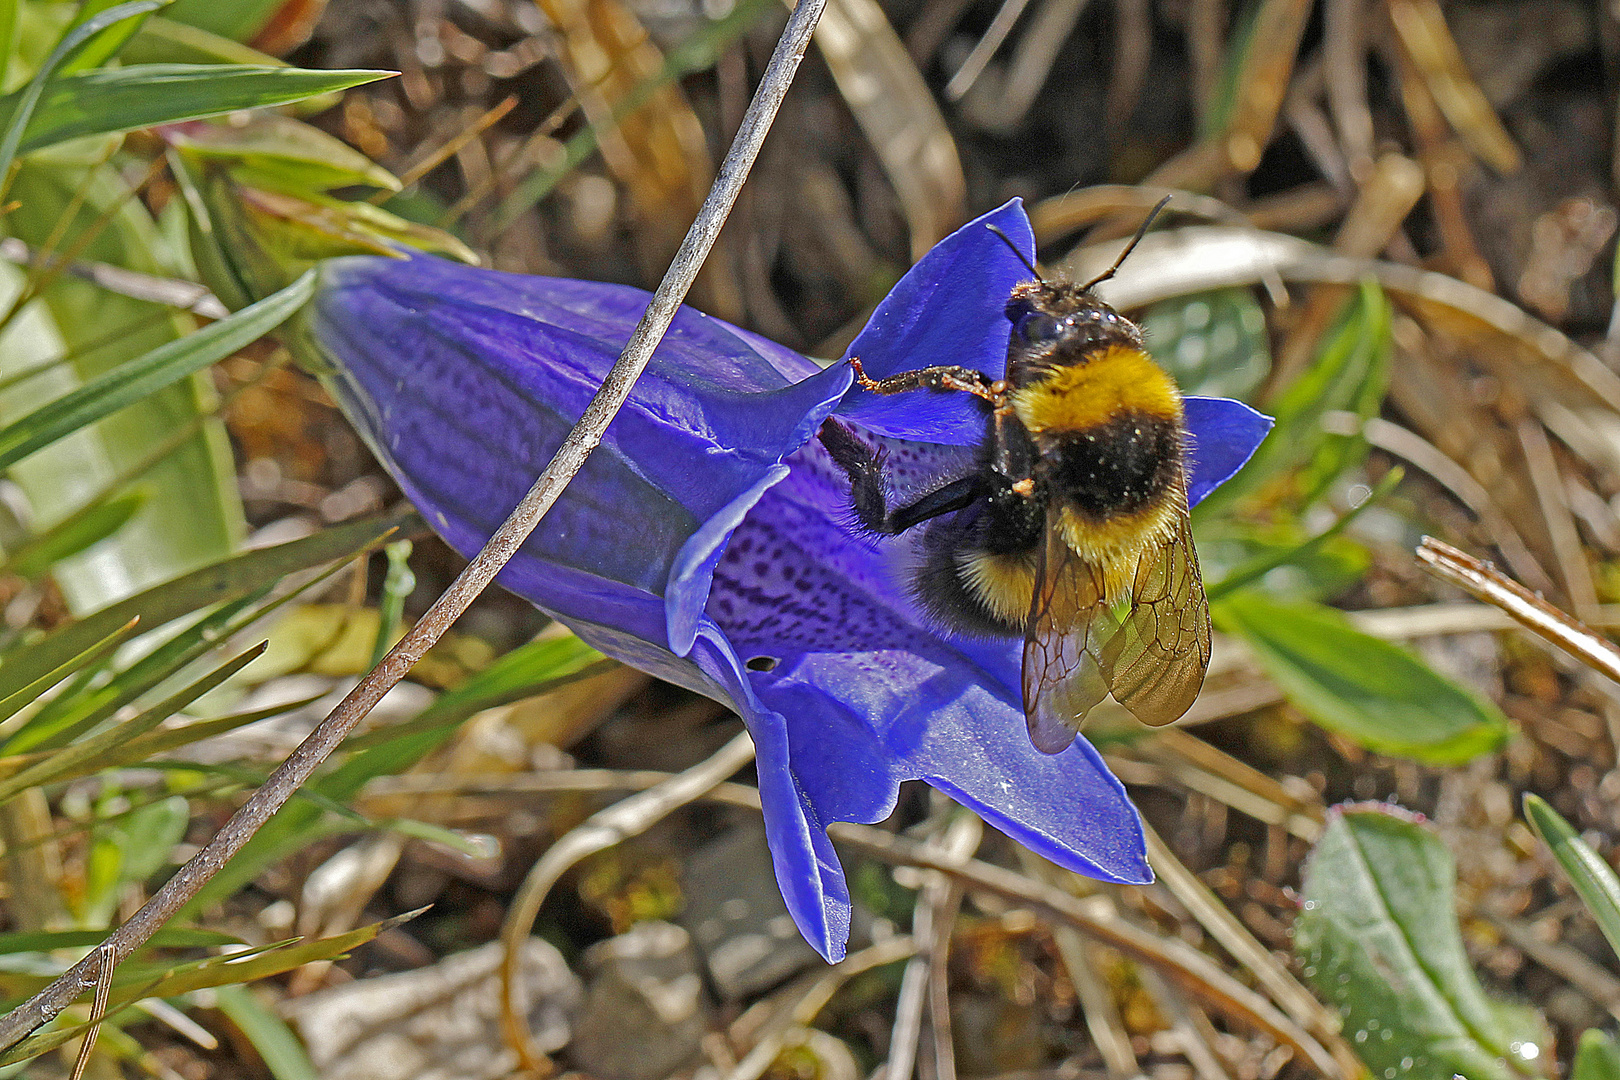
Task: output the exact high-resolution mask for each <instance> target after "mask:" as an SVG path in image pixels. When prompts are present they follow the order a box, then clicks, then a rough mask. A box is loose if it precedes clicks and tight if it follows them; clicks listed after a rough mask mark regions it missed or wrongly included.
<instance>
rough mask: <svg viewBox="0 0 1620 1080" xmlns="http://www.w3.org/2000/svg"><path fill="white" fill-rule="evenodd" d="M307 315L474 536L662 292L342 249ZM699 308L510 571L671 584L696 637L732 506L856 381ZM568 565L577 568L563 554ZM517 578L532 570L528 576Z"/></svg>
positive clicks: (387, 442) (377, 428)
mask: <svg viewBox="0 0 1620 1080" xmlns="http://www.w3.org/2000/svg"><path fill="white" fill-rule="evenodd" d="M323 275H324V278H323V287H322V289H321V291H320V292H319V293H318V294H317V297H316V300H315V302H314V303H313V305H312V307H311V310H310V312H309V315H308V319H309V324H310V328H311V330H312V331H313V334H312V337H313V340H314V341H316V342H318V343H319V345H320V346H321V348H322V350H323V352H324V354H325V355H324V360H325V361H326V363H327V365H328V366H329V367H330V368H331V371H330V373H329V375H328V383H329V385H330V386H331V387H332V390H333V393H334V396H336V397H337V398H338V400H339V401H340V403H341V404H342V405H343V407H344V409H345V411H346V412H347V413H348V414H349V415H350V417H351V418H353V419H354V421H355V424H356V427H357V428H358V429H359V430H360V432H361V434H362V435H363V436H365V438H366V440H367V442H368V443H369V444H370V445H371V447H372V449H373V451H374V452H375V453H376V454H377V456H378V458H379V460H381V461H382V462H383V463H384V464H385V465H386V466H387V467H388V469H389V471H390V472H391V473H393V475H394V476H395V477H396V479H398V480H399V482H400V484H401V486H402V487H403V488H404V489H405V491H406V493H407V494H408V495H409V496H410V498H411V499H412V501H413V502H415V503H416V505H417V506H418V507H419V508H420V509H421V510H422V511H423V513H424V514H425V515H426V516H427V517H428V519H429V521H430V522H431V523H432V524H433V526H434V527H435V528H436V529H437V530H439V531H440V532H441V533H442V534H443V535H444V536H445V537H446V539H448V540H450V541H451V543H452V544H453V545H455V546H456V547H457V548H458V550H461V551H462V553H463V554H471V553H472V552H474V551H476V550H477V549H478V548H479V547H481V546H482V544H483V541H484V540H485V539H487V538H488V537H489V536H490V534H492V533H493V532H494V530H495V528H496V527H497V526H498V525H499V524H500V522H501V521H502V520H504V519H505V517H506V515H507V513H509V512H510V511H511V509H512V507H513V506H515V505H517V502H518V500H519V499H520V498H522V496H523V494H524V493H525V492H526V491H527V490H528V487H529V485H530V484H531V483H532V482H533V479H534V477H536V476H537V475H539V472H540V470H541V469H542V468H544V467H545V465H546V464H547V463H548V462H549V461H550V459H551V456H552V455H553V453H555V451H556V449H557V447H558V446H560V445H561V442H562V439H563V438H564V436H565V435H566V434H567V432H568V430H569V428H571V427H572V425H573V423H574V422H575V420H577V419H578V417H579V416H580V415H581V413H583V411H584V408H585V406H586V404H587V403H588V402H589V400H590V398H591V397H592V395H593V394H594V393H595V391H596V389H597V387H598V386H599V385H600V383H601V381H602V378H603V376H604V375H605V374H606V373H607V371H608V369H609V367H611V365H612V363H613V361H614V360H615V359H617V357H618V353H619V351H620V349H621V348H622V346H623V344H624V342H625V341H626V340H627V339H628V338H629V336H630V333H631V331H632V330H633V329H634V327H635V324H636V322H637V320H638V319H639V318H640V316H641V312H642V309H643V308H645V306H646V302H647V299H648V294H646V293H645V292H643V291H641V290H639V289H631V288H627V287H624V286H616V285H604V284H598V283H594V282H580V281H566V280H556V279H547V278H527V277H520V276H517V275H511V274H500V273H495V272H492V271H485V270H476V269H472V268H469V267H465V266H460V265H457V264H453V263H449V262H445V261H443V260H438V259H432V258H424V257H418V258H412V259H409V260H395V259H382V258H353V259H342V260H334V261H332V262H329V263H327V264H326V265H325V267H324V268H323ZM849 379H850V373H849V372H848V371H847V370H843V369H838V368H829V369H827V370H825V371H823V370H822V369H820V368H818V367H816V366H815V365H814V364H812V363H811V362H810V361H808V360H806V359H804V358H803V357H801V356H798V355H797V354H795V353H793V352H792V351H791V350H788V349H784V348H782V347H781V346H778V345H774V344H772V343H770V342H767V341H765V340H764V339H763V338H758V337H756V336H755V335H752V334H747V333H744V332H743V331H740V330H737V329H736V328H734V327H730V326H728V325H727V324H725V323H723V322H721V321H719V320H717V319H710V318H708V317H706V316H704V315H701V314H700V313H698V312H696V311H693V310H691V309H690V308H683V309H681V311H680V312H679V313H678V314H677V316H676V318H675V322H674V324H673V325H672V327H671V330H670V333H669V335H668V336H666V338H665V339H664V341H663V343H662V344H661V345H660V346H659V348H658V350H657V351H656V352H655V353H654V356H653V360H652V362H651V364H649V366H648V369H647V371H646V373H645V374H644V375H643V376H642V378H641V379H640V380H639V381H638V382H637V384H636V388H635V392H634V394H633V395H632V397H631V399H630V401H629V402H628V403H627V405H626V407H625V408H624V409H623V410H621V412H620V413H619V415H618V416H617V417H616V418H615V419H614V422H613V424H612V426H611V427H610V428H609V429H608V432H607V435H606V437H605V438H604V439H603V442H602V445H601V447H600V448H599V449H598V450H597V451H596V452H595V453H594V454H592V455H591V457H590V459H589V460H588V461H587V462H586V464H585V468H584V470H583V471H582V472H581V474H580V475H579V476H578V477H577V478H576V479H575V482H574V483H573V484H571V485H570V486H569V488H568V489H567V491H566V492H565V493H564V494H563V496H562V498H561V499H560V500H559V501H558V503H557V505H556V507H555V508H554V509H553V510H552V511H551V513H550V514H548V515H547V517H546V519H545V520H544V521H543V522H542V523H541V526H540V528H539V529H538V530H536V533H535V535H534V536H533V537H531V539H530V540H529V542H528V543H527V544H525V545H524V547H523V549H522V550H521V551H520V552H519V554H518V556H517V557H516V558H515V559H514V560H513V562H512V564H511V566H510V567H509V568H508V570H507V571H506V573H505V574H504V575H503V578H502V582H503V583H515V582H518V581H523V582H524V583H525V584H524V585H523V587H522V588H520V589H519V591H520V592H521V593H522V595H524V596H526V597H527V598H528V599H530V600H533V601H534V602H536V603H538V604H540V605H541V606H542V607H545V608H546V609H547V610H550V611H553V612H557V613H563V614H570V615H571V614H575V613H578V614H583V615H586V616H589V615H590V613H591V612H592V610H593V609H594V607H595V606H596V605H597V604H598V603H600V602H601V599H602V597H603V596H604V595H608V594H611V595H614V596H622V597H623V598H624V599H625V600H626V602H630V601H631V600H636V601H637V602H640V601H647V600H652V599H656V598H659V597H665V596H667V597H668V599H669V604H668V609H667V619H668V624H669V629H668V630H667V631H665V630H661V631H659V632H658V633H657V634H656V635H654V637H653V638H652V639H651V640H655V641H657V642H658V643H659V644H668V642H669V633H671V632H673V634H674V635H675V638H676V640H677V642H678V647H677V649H676V651H677V652H683V651H684V650H685V647H686V646H687V645H688V644H689V643H690V637H691V633H692V629H691V627H692V623H693V621H694V620H695V618H696V615H697V613H698V612H700V611H701V610H702V606H703V602H704V597H705V596H706V594H707V580H706V575H707V572H708V571H709V570H710V569H712V566H713V556H714V553H715V552H716V551H717V549H718V547H719V546H720V545H722V544H723V543H724V539H725V536H726V534H727V533H728V532H729V524H730V523H734V522H735V521H737V520H740V518H741V516H742V514H743V513H745V512H746V510H747V508H748V506H750V505H752V501H753V500H754V499H756V498H757V497H758V494H759V492H760V491H762V490H763V489H764V488H765V487H767V486H769V484H770V483H773V482H775V481H776V480H778V479H780V478H781V476H782V475H783V469H782V466H781V460H782V458H783V457H784V456H785V455H787V454H789V453H792V452H793V451H794V450H795V449H797V448H798V447H799V446H800V445H802V444H803V443H804V441H805V440H806V439H808V438H809V437H810V436H811V435H812V434H813V432H814V431H815V428H816V426H817V425H818V424H819V423H820V421H821V418H822V417H823V416H824V415H826V413H827V412H828V411H830V410H831V408H832V407H833V405H834V404H835V403H836V402H837V401H838V400H839V398H840V396H841V395H842V393H843V391H844V389H845V387H847V386H848V384H849ZM561 569H568V570H573V571H577V572H578V573H577V574H573V575H570V574H563V573H558V572H557V571H559V570H561ZM513 587H515V588H516V586H515V585H514V586H513Z"/></svg>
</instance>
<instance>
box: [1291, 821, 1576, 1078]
mask: <svg viewBox="0 0 1620 1080" xmlns="http://www.w3.org/2000/svg"><path fill="white" fill-rule="evenodd" d="M1455 880H1456V864H1455V862H1454V861H1453V859H1452V857H1451V853H1450V852H1449V851H1447V850H1446V847H1445V845H1444V844H1442V843H1441V842H1440V840H1439V839H1438V838H1437V837H1436V836H1434V835H1433V834H1432V833H1431V832H1429V831H1428V830H1426V829H1425V828H1423V827H1422V826H1421V825H1419V824H1417V823H1416V822H1414V821H1412V820H1410V819H1408V818H1406V817H1404V816H1401V815H1398V814H1397V813H1395V812H1393V811H1391V810H1389V809H1387V808H1379V809H1351V810H1347V811H1344V812H1336V813H1334V814H1333V815H1331V816H1330V818H1329V820H1328V826H1327V829H1326V831H1324V832H1323V834H1322V839H1321V840H1320V841H1318V842H1317V845H1316V848H1315V850H1313V851H1312V852H1311V855H1310V858H1309V859H1308V860H1307V862H1306V864H1305V873H1304V880H1303V884H1302V888H1301V904H1300V912H1299V916H1298V917H1297V918H1296V920H1295V922H1294V952H1295V955H1297V956H1298V957H1299V961H1300V964H1301V965H1302V968H1303V972H1304V975H1305V978H1306V980H1307V981H1309V982H1310V984H1311V985H1312V986H1313V987H1314V988H1315V989H1316V992H1317V993H1318V994H1320V995H1322V997H1323V1000H1325V1001H1326V1002H1328V1003H1329V1004H1330V1005H1333V1006H1335V1007H1337V1008H1338V1009H1339V1011H1340V1015H1342V1016H1343V1017H1344V1028H1345V1032H1346V1034H1347V1036H1348V1037H1349V1039H1350V1041H1351V1043H1352V1045H1353V1046H1354V1048H1355V1052H1356V1053H1357V1055H1359V1056H1360V1057H1361V1059H1362V1061H1363V1062H1365V1063H1366V1065H1367V1067H1368V1069H1369V1070H1370V1071H1371V1074H1372V1075H1373V1076H1380V1075H1385V1074H1386V1070H1394V1071H1397V1072H1398V1073H1400V1074H1403V1075H1410V1076H1433V1077H1441V1076H1446V1077H1449V1076H1453V1075H1461V1076H1464V1077H1467V1078H1468V1080H1523V1078H1524V1077H1526V1076H1531V1075H1546V1071H1545V1070H1546V1069H1547V1068H1548V1067H1549V1065H1550V1064H1551V1062H1550V1061H1549V1060H1548V1059H1549V1057H1550V1055H1549V1054H1548V1053H1546V1050H1545V1049H1544V1048H1550V1041H1551V1040H1550V1038H1549V1034H1550V1033H1549V1032H1547V1030H1546V1027H1545V1024H1544V1022H1543V1021H1542V1020H1541V1018H1540V1016H1539V1014H1537V1013H1536V1011H1535V1010H1534V1009H1531V1008H1528V1007H1525V1006H1510V1005H1508V1004H1507V1003H1505V1002H1501V1001H1496V1000H1493V999H1491V998H1490V997H1488V996H1487V995H1486V994H1485V992H1484V990H1483V989H1482V988H1481V987H1480V984H1479V980H1478V978H1477V977H1476V976H1475V975H1474V972H1473V969H1472V968H1471V967H1470V965H1469V961H1468V953H1467V951H1466V950H1465V949H1464V948H1463V942H1462V933H1461V930H1460V928H1459V927H1458V925H1457V910H1456V906H1455V903H1456V898H1455V884H1454V883H1455Z"/></svg>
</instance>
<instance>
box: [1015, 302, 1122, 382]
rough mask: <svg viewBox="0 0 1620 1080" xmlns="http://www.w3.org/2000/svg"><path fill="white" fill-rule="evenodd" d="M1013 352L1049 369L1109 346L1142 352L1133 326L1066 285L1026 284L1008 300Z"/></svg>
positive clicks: (1078, 361) (1099, 303) (1117, 313)
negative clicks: (1038, 362) (1038, 361)
mask: <svg viewBox="0 0 1620 1080" xmlns="http://www.w3.org/2000/svg"><path fill="white" fill-rule="evenodd" d="M1007 320H1008V321H1009V322H1011V323H1012V348H1013V350H1014V351H1015V352H1018V351H1021V350H1027V353H1028V354H1029V355H1030V358H1031V359H1032V360H1033V359H1035V358H1036V357H1037V356H1038V357H1039V358H1040V360H1042V361H1044V362H1045V363H1048V364H1077V363H1084V362H1085V361H1086V359H1087V358H1088V357H1089V356H1090V355H1091V354H1093V353H1095V352H1096V351H1097V350H1099V349H1101V348H1105V347H1107V346H1109V345H1125V346H1129V347H1131V348H1136V349H1140V348H1142V331H1141V330H1139V329H1137V326H1136V324H1135V323H1133V322H1131V320H1129V319H1127V318H1126V317H1125V316H1123V315H1121V314H1120V313H1119V312H1117V311H1115V310H1114V309H1113V308H1111V307H1109V306H1108V305H1107V304H1105V303H1103V302H1102V301H1101V300H1099V299H1097V297H1096V296H1094V295H1093V294H1092V292H1091V290H1090V289H1089V288H1088V287H1084V286H1080V285H1076V284H1074V283H1073V282H1067V281H1026V282H1024V283H1022V284H1020V285H1017V286H1015V287H1014V288H1013V291H1012V295H1011V296H1010V297H1008V299H1007Z"/></svg>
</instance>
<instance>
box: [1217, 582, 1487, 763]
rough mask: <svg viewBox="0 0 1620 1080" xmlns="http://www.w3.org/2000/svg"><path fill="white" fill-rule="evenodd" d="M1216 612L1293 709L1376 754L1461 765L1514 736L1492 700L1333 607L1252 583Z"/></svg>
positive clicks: (1221, 602) (1219, 619)
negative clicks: (1268, 592)
mask: <svg viewBox="0 0 1620 1080" xmlns="http://www.w3.org/2000/svg"><path fill="white" fill-rule="evenodd" d="M1211 614H1212V615H1213V617H1214V619H1215V623H1216V625H1217V626H1219V627H1220V628H1221V629H1222V630H1225V631H1226V632H1228V633H1230V634H1235V635H1236V636H1238V637H1240V638H1242V639H1243V641H1244V642H1245V643H1246V644H1247V645H1248V646H1249V648H1250V649H1251V650H1252V651H1253V653H1254V656H1255V659H1256V660H1257V661H1258V662H1259V664H1260V666H1261V668H1262V669H1264V670H1265V672H1266V674H1267V675H1268V676H1270V678H1271V681H1272V682H1274V683H1276V684H1277V686H1278V688H1279V689H1281V690H1282V691H1283V693H1285V694H1287V695H1288V699H1289V701H1291V702H1292V703H1293V704H1294V706H1295V707H1296V708H1298V709H1299V710H1300V711H1301V712H1303V713H1304V714H1305V715H1306V716H1308V717H1310V718H1311V719H1312V720H1314V721H1316V722H1317V723H1318V724H1321V725H1322V726H1323V727H1325V728H1327V729H1328V730H1330V731H1336V732H1338V733H1339V734H1341V735H1345V736H1348V737H1349V738H1351V739H1354V740H1355V741H1356V742H1358V743H1361V744H1362V745H1363V746H1366V747H1368V748H1369V749H1372V750H1376V751H1378V752H1379V753H1384V754H1396V755H1399V756H1402V757H1409V758H1413V759H1415V760H1418V761H1423V762H1428V763H1431V764H1456V763H1460V762H1463V761H1467V760H1469V759H1470V758H1473V757H1476V756H1477V755H1479V754H1483V753H1487V752H1489V751H1492V750H1495V749H1497V748H1498V747H1500V746H1501V745H1502V744H1503V743H1504V742H1505V741H1506V740H1507V738H1508V736H1509V735H1510V734H1511V733H1512V730H1513V728H1512V725H1511V724H1510V723H1509V722H1508V719H1507V717H1505V716H1503V715H1502V713H1501V711H1500V710H1499V709H1497V708H1496V707H1495V706H1494V705H1492V704H1491V703H1490V702H1488V701H1486V700H1484V699H1483V698H1481V697H1479V696H1478V695H1477V694H1474V693H1472V692H1470V691H1469V690H1467V689H1465V688H1463V687H1461V686H1458V685H1457V684H1456V683H1454V682H1452V681H1451V680H1449V679H1446V678H1444V677H1442V676H1440V675H1438V674H1436V673H1435V672H1434V671H1433V670H1431V669H1430V668H1429V667H1428V666H1427V665H1425V664H1424V663H1423V662H1422V661H1421V660H1419V659H1418V658H1417V657H1415V656H1413V655H1412V654H1411V653H1409V652H1407V651H1406V650H1404V649H1401V648H1397V647H1396V646H1394V645H1391V644H1390V643H1389V642H1387V641H1383V640H1381V639H1379V638H1375V637H1372V636H1371V635H1369V634H1365V633H1363V632H1361V631H1360V630H1357V629H1356V628H1355V627H1354V626H1352V625H1350V620H1348V619H1346V618H1345V617H1344V616H1343V615H1342V614H1340V613H1339V612H1337V611H1335V610H1333V609H1332V608H1329V607H1324V606H1323V605H1321V604H1314V603H1309V602H1288V601H1282V600H1274V599H1271V598H1270V597H1267V596H1265V595H1263V594H1261V593H1259V592H1257V591H1255V590H1253V589H1250V590H1246V591H1242V592H1237V593H1233V594H1232V595H1230V596H1227V597H1225V598H1224V599H1222V600H1220V601H1219V602H1218V603H1215V604H1212V605H1211Z"/></svg>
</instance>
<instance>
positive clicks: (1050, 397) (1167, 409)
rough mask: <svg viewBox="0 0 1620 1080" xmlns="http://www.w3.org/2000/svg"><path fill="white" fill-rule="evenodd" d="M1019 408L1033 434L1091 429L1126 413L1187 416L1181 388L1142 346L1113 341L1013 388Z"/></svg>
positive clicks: (1175, 416)
mask: <svg viewBox="0 0 1620 1080" xmlns="http://www.w3.org/2000/svg"><path fill="white" fill-rule="evenodd" d="M1012 406H1013V411H1014V412H1015V413H1017V415H1018V419H1019V420H1020V421H1021V422H1022V423H1023V425H1024V427H1026V428H1027V429H1029V432H1030V434H1032V435H1039V434H1040V433H1041V432H1044V431H1085V430H1087V429H1089V428H1094V427H1098V426H1100V425H1102V424H1106V423H1107V422H1108V421H1110V420H1112V419H1114V418H1115V417H1116V416H1119V415H1120V414H1121V413H1136V414H1139V415H1146V416H1158V417H1163V418H1165V419H1167V420H1177V421H1179V420H1180V419H1181V392H1180V391H1179V390H1177V389H1176V384H1175V383H1174V382H1172V381H1171V379H1170V376H1168V375H1166V374H1165V373H1164V370H1163V369H1162V368H1160V367H1159V365H1158V364H1156V363H1154V362H1153V358H1152V357H1151V356H1149V355H1148V354H1147V353H1145V352H1143V351H1142V350H1141V349H1136V348H1132V347H1130V346H1127V345H1110V346H1108V347H1107V348H1106V349H1104V350H1103V351H1102V352H1101V353H1100V354H1098V355H1097V356H1095V357H1093V358H1092V359H1091V360H1089V361H1087V362H1086V363H1083V364H1074V365H1072V366H1069V367H1063V368H1059V369H1057V371H1055V372H1054V373H1053V374H1052V375H1051V376H1049V377H1048V378H1045V379H1042V380H1041V381H1040V382H1037V383H1035V384H1033V385H1030V386H1025V387H1022V388H1020V389H1018V390H1015V391H1013V394H1012Z"/></svg>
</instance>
